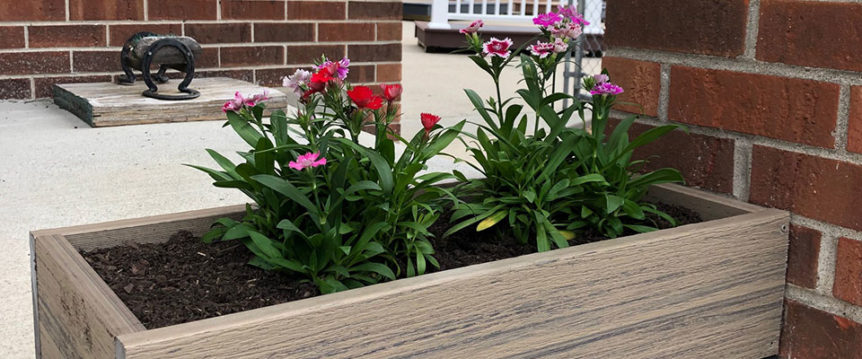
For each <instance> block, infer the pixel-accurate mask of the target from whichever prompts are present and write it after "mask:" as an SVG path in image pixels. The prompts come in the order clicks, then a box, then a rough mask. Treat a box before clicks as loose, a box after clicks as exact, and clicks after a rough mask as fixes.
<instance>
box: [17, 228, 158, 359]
mask: <svg viewBox="0 0 862 359" xmlns="http://www.w3.org/2000/svg"><path fill="white" fill-rule="evenodd" d="M33 241H34V242H33V248H34V254H33V255H35V261H36V263H35V265H36V286H35V292H34V294H33V295H35V296H36V297H37V300H36V301H35V305H36V307H35V308H34V311H35V315H36V326H37V328H35V330H36V331H37V333H38V335H37V336H36V338H37V340H38V341H39V342H38V343H37V344H36V348H37V350H39V351H40V352H39V353H37V355H40V356H41V357H42V358H114V357H115V353H116V346H115V337H116V336H117V335H119V334H123V333H130V332H134V331H142V330H145V328H144V327H143V325H141V323H140V322H139V321H138V320H137V319H136V318H135V316H134V315H133V314H132V313H131V312H130V311H129V310H128V309H127V308H126V306H125V305H124V304H123V303H122V302H120V299H119V298H117V296H116V294H114V293H113V292H112V291H111V290H110V288H108V287H107V285H105V284H104V282H103V281H102V280H101V278H99V277H98V274H96V273H95V272H94V271H93V269H92V268H90V266H89V265H88V264H87V263H86V261H84V259H83V258H81V256H80V255H79V254H78V253H77V252H76V251H75V249H74V248H73V247H72V246H71V245H70V244H69V242H68V241H66V240H65V238H63V237H62V236H59V235H48V236H34V238H33Z"/></svg>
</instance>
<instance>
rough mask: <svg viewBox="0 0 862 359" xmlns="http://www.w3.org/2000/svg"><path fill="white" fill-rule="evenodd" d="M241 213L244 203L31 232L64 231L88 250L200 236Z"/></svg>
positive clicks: (48, 232)
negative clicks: (179, 234) (187, 234)
mask: <svg viewBox="0 0 862 359" xmlns="http://www.w3.org/2000/svg"><path fill="white" fill-rule="evenodd" d="M244 214H245V205H236V206H225V207H218V208H208V209H201V210H195V211H186V212H179V213H171V214H163V215H158V216H150V217H143V218H133V219H123V220H119V221H111V222H104V223H96V224H85V225H81V226H73V227H65V228H54V229H44V230H39V231H35V232H33V234H34V235H36V236H45V235H50V234H63V236H64V237H66V240H68V241H69V242H70V243H71V244H72V246H74V247H75V248H77V249H79V250H83V251H91V250H93V249H98V248H105V247H113V246H117V245H120V244H122V243H124V242H128V241H133V242H136V243H160V242H164V241H167V240H168V238H169V237H170V236H171V235H172V234H174V233H176V232H177V231H181V230H185V231H189V232H192V233H193V234H194V235H196V236H200V235H203V234H204V233H206V231H207V230H209V228H210V226H211V225H212V224H213V222H215V220H216V219H218V218H222V217H230V218H233V219H240V218H242V216H243V215H244Z"/></svg>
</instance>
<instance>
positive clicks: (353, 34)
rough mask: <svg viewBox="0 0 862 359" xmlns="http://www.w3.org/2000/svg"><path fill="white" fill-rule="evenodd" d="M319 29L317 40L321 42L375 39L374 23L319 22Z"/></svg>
mask: <svg viewBox="0 0 862 359" xmlns="http://www.w3.org/2000/svg"><path fill="white" fill-rule="evenodd" d="M317 31H318V32H319V33H318V35H317V40H318V41H320V42H335V41H339V42H341V41H373V40H374V24H370V23H344V22H339V23H329V24H318V25H317Z"/></svg>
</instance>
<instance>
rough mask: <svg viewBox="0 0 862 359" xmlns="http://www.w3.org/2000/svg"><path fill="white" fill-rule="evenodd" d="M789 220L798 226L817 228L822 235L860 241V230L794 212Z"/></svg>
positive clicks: (861, 235)
mask: <svg viewBox="0 0 862 359" xmlns="http://www.w3.org/2000/svg"><path fill="white" fill-rule="evenodd" d="M790 222H791V223H793V224H798V225H800V226H805V227H808V228H811V229H815V230H818V231H820V232H821V233H823V234H824V235H830V236H833V237H836V238H837V237H844V238H849V239H854V240H857V241H862V231H857V230H854V229H850V228H845V227H842V226H839V225H836V224H832V223H826V222H823V221H821V220H817V219H813V218H809V217H805V216H803V215H799V214H796V213H794V214H793V217H792V218H791V220H790Z"/></svg>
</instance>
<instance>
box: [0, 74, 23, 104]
mask: <svg viewBox="0 0 862 359" xmlns="http://www.w3.org/2000/svg"><path fill="white" fill-rule="evenodd" d="M28 98H30V80H28V79H9V80H0V100H10V99H13V100H21V99H28Z"/></svg>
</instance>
